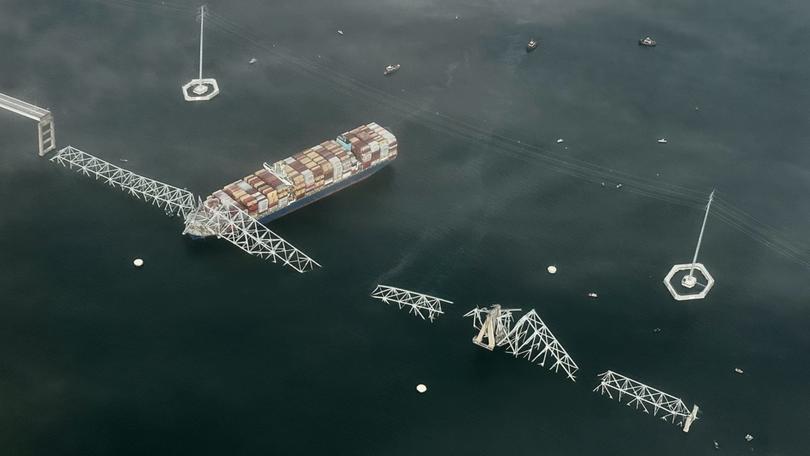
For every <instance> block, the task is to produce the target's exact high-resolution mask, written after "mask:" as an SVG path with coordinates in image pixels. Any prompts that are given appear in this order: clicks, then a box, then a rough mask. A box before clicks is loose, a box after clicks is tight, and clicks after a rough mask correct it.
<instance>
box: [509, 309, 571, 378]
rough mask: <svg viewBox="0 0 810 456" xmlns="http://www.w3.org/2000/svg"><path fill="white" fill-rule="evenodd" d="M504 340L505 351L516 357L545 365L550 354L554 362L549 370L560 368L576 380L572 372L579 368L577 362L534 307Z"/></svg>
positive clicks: (555, 370) (557, 370)
mask: <svg viewBox="0 0 810 456" xmlns="http://www.w3.org/2000/svg"><path fill="white" fill-rule="evenodd" d="M504 341H505V344H506V346H507V348H506V352H507V353H511V354H513V355H515V357H516V358H518V357H523V358H526V359H528V360H529V361H531V362H533V363H537V364H539V365H541V366H544V367H545V365H546V361H547V359H548V357H549V356H550V357H551V358H552V359H553V360H554V363H553V364H552V365H551V366H550V367H549V370H553V371H554V372H559V370H560V369H562V370H563V372H565V375H566V376H567V377H568V378H569V379H570V380H571V381H574V382H575V381H576V378H575V377H574V374H575V373H576V371H577V370H578V369H579V367H578V366H577V363H575V362H574V360H573V359H572V358H571V356H569V355H568V352H566V351H565V348H563V346H562V344H560V342H559V341H558V340H557V338H556V337H554V334H553V333H552V332H551V330H550V329H548V326H546V324H545V323H544V322H543V320H542V319H541V318H540V316H539V315H537V312H536V311H535V310H534V309H532V310H530V311H529V312H528V313H526V315H523V316H522V317H521V318H520V319H519V320H518V321H517V322H515V324H514V325H513V326H512V329H511V330H510V331H509V333H508V334H507V335H506V337H505V338H504ZM538 360H539V361H538Z"/></svg>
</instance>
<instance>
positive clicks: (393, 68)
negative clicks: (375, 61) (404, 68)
mask: <svg viewBox="0 0 810 456" xmlns="http://www.w3.org/2000/svg"><path fill="white" fill-rule="evenodd" d="M397 71H399V64H398V63H395V64H393V65H388V66H387V67H385V71H384V72H383V75H384V76H388V75H389V74H394V73H396V72H397Z"/></svg>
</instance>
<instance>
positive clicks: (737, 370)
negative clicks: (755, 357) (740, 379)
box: [734, 367, 744, 375]
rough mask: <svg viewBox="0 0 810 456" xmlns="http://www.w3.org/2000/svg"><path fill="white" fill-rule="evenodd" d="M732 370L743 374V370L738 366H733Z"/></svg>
mask: <svg viewBox="0 0 810 456" xmlns="http://www.w3.org/2000/svg"><path fill="white" fill-rule="evenodd" d="M734 372H736V373H738V374H741V375H742V374H744V372H743V370H742V369H740V368H739V367H735V368H734Z"/></svg>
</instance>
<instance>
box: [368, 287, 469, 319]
mask: <svg viewBox="0 0 810 456" xmlns="http://www.w3.org/2000/svg"><path fill="white" fill-rule="evenodd" d="M371 297H372V298H375V299H379V300H381V301H382V302H384V303H386V304H390V303H392V302H394V303H396V304H397V305H398V306H399V308H400V309H402V308H403V307H408V313H411V314H414V315H418V316H419V317H420V318H422V320H424V319H425V314H427V318H428V320H430V321H431V322H433V320H434V319H435V318H436V317H438V316H439V315H442V314H444V312H443V311H442V303H445V304H452V303H453V301H448V300H446V299H442V298H437V297H435V296H430V295H426V294H422V293H417V292H415V291H409V290H405V289H402V288H396V287H392V286H388V285H377V288H375V289H374V291H372V292H371Z"/></svg>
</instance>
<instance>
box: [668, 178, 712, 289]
mask: <svg viewBox="0 0 810 456" xmlns="http://www.w3.org/2000/svg"><path fill="white" fill-rule="evenodd" d="M713 200H714V190H712V193H711V194H710V195H709V202H708V203H707V204H706V212H705V213H704V214H703V224H702V225H701V226H700V234H699V235H698V241H697V246H696V247H695V255H694V256H693V257H692V262H691V263H689V264H676V265H674V266H672V268H671V269H670V270H669V272H668V273H667V275H666V277H664V285H665V286H666V287H667V290H669V293H670V294H671V295H672V297H673V298H675V300H677V301H687V300H692V299H703V298H705V297H706V295H707V294H708V293H709V290H711V288H712V286H714V277H712V275H711V274H709V270H708V269H706V266H704V265H703V264H701V263H698V262H697V258H698V253H699V252H700V244H701V243H702V242H703V232H704V231H705V230H706V220H707V219H708V218H709V209H711V207H712V201H713ZM695 269H697V270H698V271H700V273H701V274H702V275H703V277H704V278H705V279H706V283H698V280H697V277H695ZM685 270H689V274H686V275H685V276H683V278H682V279H681V286H682V287H684V288H687V289H692V288H694V287H695V286H700V287H701V288H702V290H701V291H700V292H698V293H684V292H682V291H679V290H678V289H676V288H675V285H673V284H672V279H673V278H674V277H675V274H676V273H678V272H680V271H685Z"/></svg>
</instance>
